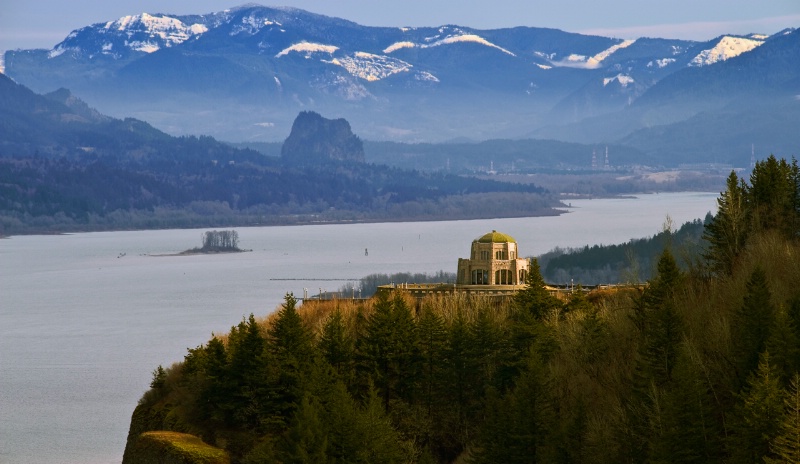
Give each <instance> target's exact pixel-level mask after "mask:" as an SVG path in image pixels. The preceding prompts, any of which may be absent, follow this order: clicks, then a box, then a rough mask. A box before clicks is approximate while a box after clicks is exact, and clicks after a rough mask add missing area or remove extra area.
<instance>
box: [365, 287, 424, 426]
mask: <svg viewBox="0 0 800 464" xmlns="http://www.w3.org/2000/svg"><path fill="white" fill-rule="evenodd" d="M359 352H360V355H361V357H362V366H363V367H364V368H366V369H367V372H368V373H370V374H371V375H372V377H373V379H374V382H375V386H376V387H377V389H378V391H379V392H380V393H381V397H382V398H383V404H384V408H385V409H386V411H388V410H389V407H390V403H391V401H392V400H393V399H400V398H404V399H409V398H411V396H412V393H413V385H414V382H416V367H417V353H416V327H415V325H414V320H413V319H412V317H411V311H410V310H409V308H408V306H407V305H406V304H405V301H404V300H403V296H402V294H401V293H399V292H397V293H396V294H395V295H394V296H393V297H392V299H391V300H390V299H389V296H388V295H386V294H385V293H383V292H382V293H380V294H379V295H378V296H377V301H376V303H375V310H374V312H373V313H372V315H371V316H370V317H369V319H368V321H367V326H366V328H365V334H364V337H363V338H362V339H361V340H360V345H359Z"/></svg>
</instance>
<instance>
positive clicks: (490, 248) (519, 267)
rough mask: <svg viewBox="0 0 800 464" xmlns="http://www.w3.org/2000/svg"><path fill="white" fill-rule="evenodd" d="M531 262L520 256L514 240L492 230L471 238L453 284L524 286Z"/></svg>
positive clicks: (459, 262) (460, 260) (459, 263)
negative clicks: (467, 252)
mask: <svg viewBox="0 0 800 464" xmlns="http://www.w3.org/2000/svg"><path fill="white" fill-rule="evenodd" d="M529 270H530V261H529V260H528V259H527V258H520V257H519V253H518V250H517V241H516V240H514V238H513V237H511V236H510V235H506V234H504V233H501V232H498V231H496V230H493V231H491V232H489V233H488V234H485V235H483V236H481V237H480V238H477V239H475V240H473V241H472V247H471V250H470V257H469V258H460V259H459V260H458V273H457V274H456V285H458V286H467V285H469V286H472V285H488V286H498V285H503V286H506V285H513V286H518V285H524V284H525V279H526V278H527V276H528V272H529Z"/></svg>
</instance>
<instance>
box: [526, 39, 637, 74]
mask: <svg viewBox="0 0 800 464" xmlns="http://www.w3.org/2000/svg"><path fill="white" fill-rule="evenodd" d="M635 42H636V40H623V41H622V42H620V43H618V44H616V45H613V46H611V47H609V48H607V49H605V50H603V51H602V52H600V53H598V54H596V55H594V56H591V57H588V56H586V55H579V54H577V53H573V54H571V55H568V56H567V57H566V58H564V59H563V60H554V59H553V55H550V57H549V58H548V59H549V60H550V64H552V65H553V66H558V67H564V68H580V69H597V68H599V67H601V66H602V65H603V61H605V60H606V59H607V58H608V57H609V56H611V55H613V54H614V53H615V52H617V51H618V50H621V49H623V48H627V47H630V46H631V45H633V44H634V43H635ZM541 56H548V55H544V54H541Z"/></svg>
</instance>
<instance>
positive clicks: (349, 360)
mask: <svg viewBox="0 0 800 464" xmlns="http://www.w3.org/2000/svg"><path fill="white" fill-rule="evenodd" d="M319 349H320V352H321V353H322V357H323V358H324V359H325V360H326V361H328V363H330V365H331V366H332V367H333V368H334V369H335V370H336V372H337V373H338V374H339V376H341V377H343V378H344V379H349V377H350V376H351V374H352V368H353V362H354V357H355V342H354V340H353V338H352V337H351V336H350V335H349V334H348V333H347V328H346V327H345V325H344V321H343V320H342V313H341V312H340V311H339V310H338V309H337V310H336V311H334V312H333V314H331V316H330V317H329V318H328V320H327V321H326V322H325V325H324V326H323V327H322V336H321V337H320V340H319Z"/></svg>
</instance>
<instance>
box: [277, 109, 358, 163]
mask: <svg viewBox="0 0 800 464" xmlns="http://www.w3.org/2000/svg"><path fill="white" fill-rule="evenodd" d="M281 158H282V159H283V161H284V162H285V163H287V164H290V165H314V164H324V163H327V162H330V161H352V162H357V163H363V162H364V145H363V144H362V142H361V139H359V138H358V136H356V135H355V134H353V131H352V130H351V129H350V123H348V122H347V121H346V120H344V119H342V118H340V119H326V118H323V117H322V116H320V115H319V114H317V113H315V112H313V111H303V112H301V113H300V114H299V115H298V116H297V118H296V119H295V120H294V124H293V125H292V131H291V133H290V134H289V137H288V138H287V139H286V141H285V142H284V143H283V148H282V149H281Z"/></svg>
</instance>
